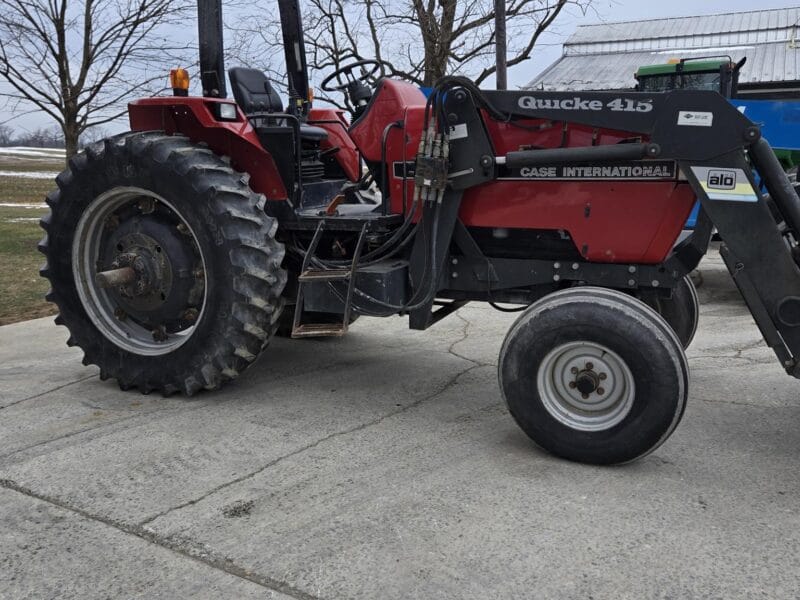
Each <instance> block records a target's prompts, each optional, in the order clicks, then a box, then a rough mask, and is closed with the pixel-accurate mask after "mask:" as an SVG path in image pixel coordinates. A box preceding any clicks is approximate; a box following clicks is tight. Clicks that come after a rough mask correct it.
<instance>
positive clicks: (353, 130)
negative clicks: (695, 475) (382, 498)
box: [41, 0, 800, 464]
mask: <svg viewBox="0 0 800 600" xmlns="http://www.w3.org/2000/svg"><path fill="white" fill-rule="evenodd" d="M279 7H280V9H281V17H282V24H283V30H284V43H285V46H286V55H287V71H288V78H287V81H288V88H289V94H288V99H285V98H282V97H281V96H280V95H279V94H278V93H277V91H276V88H275V85H274V82H271V81H269V80H268V78H267V77H266V76H265V75H264V74H263V73H262V72H260V71H258V70H254V69H245V68H234V69H231V70H230V71H229V73H228V76H229V79H230V84H231V89H232V91H233V95H234V99H228V98H227V97H226V92H227V89H226V88H227V86H226V81H225V71H224V69H223V66H222V58H221V57H222V39H221V21H220V19H221V16H220V15H221V7H220V6H219V3H218V2H213V1H209V0H201V2H200V11H199V16H200V19H199V22H200V41H201V44H200V47H201V80H202V89H203V95H202V96H189V95H184V90H183V88H181V87H180V86H179V87H178V95H174V96H164V97H153V98H144V99H140V100H136V101H134V102H132V103H131V104H130V107H129V116H130V125H131V131H129V132H127V133H124V134H120V135H118V136H114V137H112V138H109V139H106V140H104V141H102V142H100V143H97V144H94V145H91V146H89V147H88V148H87V149H86V150H85V151H84V152H82V153H81V154H79V155H78V156H76V157H75V158H73V159H72V160H71V161H70V166H69V168H68V169H67V170H66V171H65V172H64V173H62V174H61V175H59V177H58V180H57V182H58V190H56V191H55V192H53V193H52V194H50V196H49V197H48V204H49V205H50V207H51V214H50V215H49V216H48V217H47V218H45V219H44V220H43V221H42V226H43V227H44V229H45V230H46V232H47V235H46V236H45V239H44V240H43V242H42V245H41V249H42V252H43V253H44V254H45V255H46V257H47V265H46V266H45V267H44V269H43V271H42V274H43V276H45V277H47V278H48V279H49V280H50V282H51V284H52V291H51V293H50V295H49V299H50V300H52V301H53V302H55V303H56V304H57V305H58V308H59V312H60V314H59V316H58V318H57V322H58V323H60V324H63V325H66V326H67V327H68V328H69V330H70V338H69V342H68V343H69V344H70V345H77V346H79V347H80V348H81V349H82V350H83V351H84V354H85V358H84V362H85V363H87V364H89V363H92V364H97V365H98V366H99V367H100V374H101V378H103V379H107V378H113V379H116V380H117V381H118V383H119V385H120V386H121V387H122V388H123V389H128V388H135V389H138V390H140V391H142V392H145V393H147V392H150V391H159V392H161V393H164V394H170V393H174V392H180V393H183V394H186V395H191V394H194V393H195V392H198V391H199V390H201V389H207V390H214V389H217V388H219V387H220V386H221V385H222V384H224V383H226V382H227V381H229V380H232V379H234V378H236V377H238V376H239V375H240V374H241V373H242V372H243V371H244V370H245V369H246V368H247V367H248V366H250V365H251V364H253V363H254V362H255V360H256V358H257V357H258V356H259V354H261V353H262V351H263V350H264V348H265V347H266V346H267V343H268V342H269V340H270V339H271V337H272V336H274V335H276V334H284V335H291V336H292V337H294V338H301V337H308V336H320V335H327V336H336V335H343V334H344V333H346V331H347V329H348V326H349V324H350V323H351V322H352V321H353V320H354V319H355V318H356V317H358V316H362V315H363V316H371V317H389V316H397V315H400V316H403V317H405V318H407V319H408V323H409V326H410V327H411V328H413V329H427V328H428V327H431V326H432V325H434V324H435V323H436V322H437V321H439V320H440V319H442V318H444V317H446V316H448V315H450V314H452V313H453V312H455V311H456V310H458V309H459V308H461V307H462V306H464V305H465V304H466V303H468V302H487V303H491V304H492V305H493V306H496V307H498V308H501V309H503V310H509V308H508V307H509V306H516V307H517V308H516V309H517V310H520V315H519V318H518V319H517V321H516V322H515V323H514V325H513V326H512V328H511V330H510V331H509V333H508V335H507V337H506V340H505V342H504V344H503V347H502V350H501V352H500V357H499V368H498V371H499V380H500V391H501V394H502V396H503V398H504V400H505V402H506V404H507V406H508V409H509V412H510V413H511V415H512V417H513V418H514V419H515V420H516V422H517V423H518V424H519V425H520V427H521V428H522V429H523V430H524V431H525V433H526V434H527V435H529V436H530V437H531V439H533V440H534V442H536V443H537V444H538V445H539V446H541V447H542V448H544V449H545V450H547V451H549V452H551V453H554V454H556V455H558V456H561V457H565V458H568V459H571V460H577V461H583V462H587V463H594V464H611V463H622V462H627V461H631V460H635V459H637V458H639V457H641V456H644V455H646V454H648V453H649V452H652V451H653V450H654V449H656V448H657V447H658V446H659V445H660V444H662V443H663V442H664V441H665V440H666V439H667V438H668V437H669V435H670V434H671V433H672V432H673V431H674V430H675V428H676V427H677V425H678V423H679V421H680V419H681V417H682V415H683V412H684V408H685V406H686V402H687V399H688V391H689V370H688V365H687V361H686V356H685V354H684V348H685V347H686V346H688V345H689V344H690V343H691V340H692V337H693V335H694V332H695V328H696V325H697V318H698V306H697V296H696V294H695V291H694V288H693V285H692V283H691V280H690V279H689V278H688V277H687V275H688V274H689V273H690V272H691V271H692V270H693V269H694V268H695V267H696V266H697V264H698V262H699V261H700V259H701V258H702V257H703V255H704V254H705V252H706V250H707V248H708V244H709V240H710V237H711V232H712V228H713V227H716V229H717V230H718V232H719V235H720V236H721V238H722V240H723V245H722V249H721V252H722V256H723V258H724V260H725V263H726V265H727V266H728V269H729V270H730V272H731V275H732V276H733V278H734V281H735V282H736V285H737V286H738V288H739V290H740V291H741V293H742V296H743V297H744V299H745V301H746V302H747V305H748V306H749V308H750V311H751V312H752V314H753V317H754V319H755V321H756V323H757V324H758V326H759V328H760V330H761V332H762V334H763V336H764V339H765V342H766V343H767V344H768V345H769V346H770V347H771V348H772V349H773V350H774V351H775V354H776V356H777V357H778V359H779V360H780V362H781V364H782V365H783V366H784V368H785V369H786V372H787V373H788V374H790V375H793V376H795V377H797V376H798V375H800V362H798V361H799V359H800V269H798V250H797V248H798V236H799V235H800V199H798V196H797V195H796V194H795V191H794V189H793V187H792V185H791V183H790V182H789V180H788V179H787V177H786V175H785V173H784V172H783V170H782V169H781V166H780V164H779V163H778V161H777V159H776V158H775V155H774V153H773V152H772V150H771V148H770V146H769V144H768V143H767V141H766V140H764V139H763V138H762V137H761V133H760V130H759V128H758V127H757V126H756V125H754V124H753V123H752V122H750V121H749V120H748V119H747V118H746V117H745V116H744V115H742V114H741V113H740V112H738V111H737V110H736V109H735V108H734V107H733V106H731V104H730V103H729V102H728V101H727V100H726V99H724V98H723V97H722V96H720V94H718V93H716V92H709V91H693V90H677V91H672V92H667V93H659V92H585V93H577V94H568V93H544V92H532V91H511V92H509V91H485V90H481V89H479V88H478V87H476V86H475V85H474V84H473V83H472V82H471V81H469V80H468V79H465V78H461V77H446V78H444V79H443V80H441V81H440V82H438V83H437V85H436V86H435V87H434V89H433V91H432V93H431V94H430V95H429V96H428V97H426V96H425V95H423V94H422V93H421V92H420V91H419V89H418V88H416V87H415V86H413V85H411V84H408V83H405V82H403V81H400V80H397V79H394V78H392V77H390V76H388V75H389V74H390V67H389V66H388V65H386V64H384V63H381V62H379V61H363V60H361V61H355V62H354V63H352V64H348V65H345V66H344V67H343V68H341V69H339V70H338V71H336V72H334V73H332V74H331V75H330V76H329V77H328V78H327V79H326V81H325V82H323V88H324V89H327V90H329V91H332V90H340V91H341V92H342V93H344V94H346V95H347V97H348V100H349V105H350V106H352V107H353V109H352V111H350V112H349V114H348V113H346V112H345V111H342V110H338V109H332V108H318V107H314V106H313V104H312V102H311V99H310V96H309V94H308V90H307V87H308V77H307V74H306V65H305V54H304V50H303V43H302V30H301V27H300V15H299V10H298V7H297V3H296V2H291V1H284V0H281V1H280V2H279ZM181 80H182V78H181V77H178V78H176V81H178V82H180V81H181ZM754 171H757V173H758V176H759V177H760V181H761V182H763V184H764V185H765V187H766V190H767V191H768V192H769V196H770V197H771V198H772V201H773V202H774V204H775V207H776V210H773V211H771V210H770V208H769V206H768V204H767V201H766V198H765V194H763V193H762V192H761V191H760V187H759V186H757V185H756V180H755V178H754ZM696 198H697V199H699V201H700V204H701V210H700V214H699V216H698V220H697V226H696V227H695V229H694V231H693V232H692V233H691V235H690V236H689V237H687V238H685V239H681V241H678V240H679V235H680V234H681V231H682V228H683V224H684V223H685V221H686V218H687V216H688V215H689V213H690V211H691V210H692V206H693V204H694V202H695V199H696ZM501 305H503V306H501ZM260 365H261V366H262V367H264V368H269V356H265V357H264V360H262V361H261V362H260Z"/></svg>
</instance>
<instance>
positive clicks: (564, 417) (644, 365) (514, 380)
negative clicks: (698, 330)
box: [499, 287, 689, 464]
mask: <svg viewBox="0 0 800 600" xmlns="http://www.w3.org/2000/svg"><path fill="white" fill-rule="evenodd" d="M688 377H689V370H688V366H687V362H686V357H685V355H684V353H683V349H682V348H681V343H680V341H679V340H678V338H677V336H676V335H675V333H674V332H673V330H672V329H671V328H670V326H669V325H668V324H667V323H666V322H665V321H664V319H663V318H662V317H660V316H659V315H658V314H656V313H655V312H654V311H653V310H652V309H651V308H649V307H648V306H647V305H645V304H644V303H642V302H641V301H639V300H637V299H635V298H632V297H631V296H629V295H627V294H624V293H622V292H618V291H615V290H607V289H602V288H594V287H580V288H571V289H568V290H564V291H560V292H556V293H554V294H550V295H549V296H546V297H545V298H543V299H542V300H540V301H538V302H536V303H534V304H533V305H531V306H530V307H529V308H528V309H527V310H526V311H525V312H524V313H523V314H522V315H521V316H520V318H519V319H518V320H517V322H516V323H515V324H514V325H513V326H512V328H511V330H510V331H509V333H508V336H507V337H506V339H505V342H504V343H503V347H502V350H501V351H500V361H499V378H500V386H501V389H502V392H503V396H504V398H505V401H506V404H507V405H508V408H509V411H510V412H511V415H512V416H513V417H514V419H515V420H516V422H517V423H518V424H519V426H520V427H521V428H522V430H523V431H524V432H525V433H526V434H527V435H528V436H529V437H530V438H531V439H532V440H533V441H534V442H535V443H536V444H537V445H539V446H540V447H541V448H543V449H544V450H546V451H548V452H551V453H552V454H555V455H558V456H561V457H564V458H567V459H569V460H575V461H579V462H584V463H592V464H616V463H624V462H629V461H632V460H635V459H637V458H639V457H642V456H644V455H646V454H648V453H650V452H652V451H653V450H655V449H656V448H658V446H660V445H661V444H662V443H663V442H664V440H666V439H667V438H668V437H669V436H670V434H671V433H672V432H673V431H674V430H675V428H676V427H677V425H678V423H679V422H680V419H681V417H682V415H683V411H684V408H685V406H686V398H687V394H688Z"/></svg>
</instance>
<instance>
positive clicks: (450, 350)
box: [447, 312, 493, 367]
mask: <svg viewBox="0 0 800 600" xmlns="http://www.w3.org/2000/svg"><path fill="white" fill-rule="evenodd" d="M454 315H455V316H456V317H458V318H459V319H460V320H461V322H462V323H464V327H463V328H462V330H461V337H460V338H459V339H457V340H456V341H454V342H453V343H452V344H450V347H449V348H447V352H448V354H452V355H453V356H455V357H456V358H460V359H462V360H466V361H467V362H471V363H472V364H473V365H475V366H476V367H491V366H493V363H485V362H481V361H479V360H475V359H474V358H469V357H468V356H464V355H463V354H459V353H458V352H456V351H455V347H456V346H457V345H458V344H460V343H461V342H463V341H464V340H466V339H467V338H468V337H469V328H470V325H472V322H471V321H470V320H469V319H467V318H466V317H464V316H462V315H461V313H460V312H456V313H454Z"/></svg>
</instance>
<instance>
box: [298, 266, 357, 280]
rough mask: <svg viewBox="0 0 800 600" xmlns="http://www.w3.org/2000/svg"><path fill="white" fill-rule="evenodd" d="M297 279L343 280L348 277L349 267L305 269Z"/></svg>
mask: <svg viewBox="0 0 800 600" xmlns="http://www.w3.org/2000/svg"><path fill="white" fill-rule="evenodd" d="M297 279H298V281H336V280H338V281H344V280H346V279H350V269H306V270H305V271H303V272H302V273H300V275H299V277H298V278H297Z"/></svg>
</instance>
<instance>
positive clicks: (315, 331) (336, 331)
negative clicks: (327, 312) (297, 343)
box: [292, 323, 347, 338]
mask: <svg viewBox="0 0 800 600" xmlns="http://www.w3.org/2000/svg"><path fill="white" fill-rule="evenodd" d="M345 333H347V326H346V325H344V324H343V323H304V324H302V325H298V326H297V327H295V328H294V329H293V330H292V337H293V338H300V337H341V336H343V335H344V334H345Z"/></svg>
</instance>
